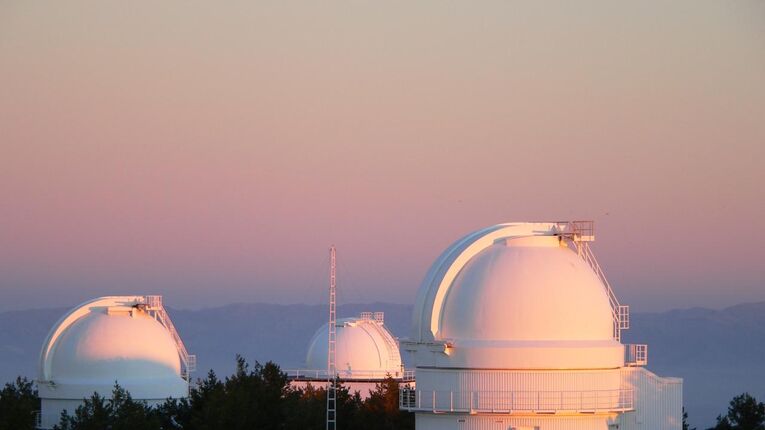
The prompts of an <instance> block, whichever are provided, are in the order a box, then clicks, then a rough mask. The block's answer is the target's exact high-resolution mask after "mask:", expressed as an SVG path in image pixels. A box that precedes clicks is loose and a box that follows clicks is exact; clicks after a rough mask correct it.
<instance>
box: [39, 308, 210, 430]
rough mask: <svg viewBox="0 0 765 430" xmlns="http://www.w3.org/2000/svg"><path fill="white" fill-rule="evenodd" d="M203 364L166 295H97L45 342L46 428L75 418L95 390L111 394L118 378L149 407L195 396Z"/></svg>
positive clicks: (42, 420) (43, 409) (42, 382)
mask: <svg viewBox="0 0 765 430" xmlns="http://www.w3.org/2000/svg"><path fill="white" fill-rule="evenodd" d="M195 366H196V357H195V356H193V355H189V354H188V353H187V352H186V348H185V347H184V345H183V342H182V341H181V338H180V337H179V336H178V333H177V332H176V330H175V328H174V326H173V323H172V322H171V321H170V318H169V316H168V315H167V313H166V312H165V309H164V307H163V306H162V297H161V296H112V297H101V298H97V299H94V300H90V301H88V302H85V303H83V304H81V305H80V306H77V307H76V308H74V309H72V310H71V311H69V312H68V313H67V314H66V315H64V316H63V317H62V318H61V319H60V320H59V321H58V323H56V325H55V326H53V328H52V329H51V331H50V333H49V334H48V337H47V339H46V340H45V343H44V344H43V347H42V351H41V352H40V367H39V379H38V381H37V388H38V391H39V395H40V400H41V412H40V428H43V429H50V428H52V427H53V426H54V425H56V424H58V422H59V419H60V415H61V412H62V411H63V410H66V411H67V412H68V413H69V415H73V414H74V411H75V410H76V409H77V407H78V406H80V405H81V404H82V401H83V399H84V398H89V397H90V396H92V395H93V393H94V392H97V393H99V394H100V395H101V396H104V397H107V398H108V397H111V393H112V390H113V388H114V383H115V382H117V383H119V384H120V386H122V387H123V388H124V389H126V390H127V391H128V392H130V394H131V396H132V397H133V398H134V399H136V400H143V401H146V402H147V403H148V404H149V405H154V404H158V403H162V402H164V401H165V399H167V398H168V397H173V398H181V397H187V396H188V389H189V383H188V377H189V372H191V371H193V370H194V368H195Z"/></svg>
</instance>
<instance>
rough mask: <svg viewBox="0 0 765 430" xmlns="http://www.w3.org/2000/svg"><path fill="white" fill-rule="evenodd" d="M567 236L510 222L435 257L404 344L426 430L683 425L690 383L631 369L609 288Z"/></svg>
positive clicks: (546, 226)
mask: <svg viewBox="0 0 765 430" xmlns="http://www.w3.org/2000/svg"><path fill="white" fill-rule="evenodd" d="M560 233H561V224H559V223H508V224H500V225H496V226H492V227H488V228H485V229H482V230H479V231H477V232H475V233H471V234H469V235H467V236H465V237H464V238H462V239H460V240H459V241H457V242H456V243H455V244H453V245H452V246H451V247H449V248H448V249H447V250H446V251H445V252H444V253H443V254H442V255H441V256H440V257H439V258H438V259H437V260H436V262H435V263H434V264H433V266H432V267H431V269H430V271H429V272H428V274H427V276H426V278H425V280H424V281H423V284H422V286H421V287H420V290H419V292H418V296H417V302H416V304H415V308H414V311H413V321H412V323H413V330H412V338H411V339H409V340H407V341H402V347H403V349H405V350H406V351H407V352H408V353H410V354H411V357H412V360H413V362H414V363H415V366H416V372H417V387H416V388H417V395H416V396H415V397H414V398H412V397H411V396H409V397H406V396H405V397H402V399H406V402H407V404H408V405H409V407H410V408H411V409H412V410H417V411H418V412H417V413H416V417H417V418H416V423H417V428H418V430H422V429H460V430H468V429H470V430H477V429H481V430H483V429H512V428H516V429H521V428H523V429H540V430H541V429H545V430H553V429H554V430H558V429H567V430H585V429H587V430H611V429H616V428H619V427H618V426H622V427H621V428H630V429H643V430H654V429H668V430H669V429H671V430H674V429H679V428H680V427H677V422H676V418H677V416H679V415H678V414H680V413H681V391H682V383H681V382H679V381H678V380H676V379H672V378H658V377H656V376H655V375H653V374H651V373H650V372H648V371H646V370H644V369H640V368H624V346H623V345H622V344H621V343H619V341H618V340H617V339H618V336H616V335H615V332H614V322H615V314H614V311H613V307H612V303H611V302H610V300H609V293H608V291H609V290H608V286H607V285H606V284H604V282H605V281H602V280H601V279H600V278H599V277H598V274H597V273H596V272H595V271H594V270H593V267H592V266H591V265H590V264H588V262H586V261H585V260H584V259H583V258H582V257H581V256H580V255H578V254H577V252H576V251H575V250H574V249H573V248H569V247H568V246H566V242H565V241H561V240H560V238H559V234H560ZM615 303H617V304H618V301H616V302H615ZM649 375H652V377H649ZM667 381H671V383H670V382H667ZM668 384H669V385H668ZM668 387H671V388H668ZM613 393H616V397H610V396H611V395H612V394H613ZM412 399H414V400H412ZM603 399H605V401H604V400H603ZM402 401H403V400H402ZM412 402H414V404H415V405H416V406H415V407H412V406H411V405H412ZM633 410H634V412H632V411H633ZM649 416H650V417H652V418H651V419H648V418H647V417H649ZM630 417H632V418H630ZM630 419H632V421H631V422H632V425H633V426H632V427H624V426H625V425H627V424H625V423H627V422H628V421H629V420H630Z"/></svg>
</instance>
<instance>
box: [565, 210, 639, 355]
mask: <svg viewBox="0 0 765 430" xmlns="http://www.w3.org/2000/svg"><path fill="white" fill-rule="evenodd" d="M560 224H561V226H562V227H561V229H562V232H561V236H563V237H565V238H568V239H569V240H571V242H572V243H573V244H574V247H575V248H576V252H577V254H578V255H579V256H580V257H582V259H583V260H584V261H585V262H586V263H587V264H588V265H589V266H590V267H591V268H592V270H593V271H594V272H595V274H596V275H597V276H598V278H599V279H600V281H601V283H602V284H603V287H604V288H605V290H606V294H607V295H608V302H609V304H610V305H611V313H612V315H613V319H614V339H616V340H618V341H621V337H622V336H621V331H622V330H626V329H629V328H630V318H629V311H630V308H629V306H627V305H621V304H619V300H618V299H617V298H616V294H614V290H613V288H611V284H610V283H609V282H608V279H607V278H606V274H605V273H604V272H603V269H602V268H601V267H600V264H598V260H597V259H596V258H595V254H593V252H592V249H591V248H590V244H589V242H592V241H594V240H595V223H594V222H593V221H564V222H561V223H560Z"/></svg>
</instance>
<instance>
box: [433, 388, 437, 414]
mask: <svg viewBox="0 0 765 430" xmlns="http://www.w3.org/2000/svg"><path fill="white" fill-rule="evenodd" d="M435 411H436V390H433V412H435Z"/></svg>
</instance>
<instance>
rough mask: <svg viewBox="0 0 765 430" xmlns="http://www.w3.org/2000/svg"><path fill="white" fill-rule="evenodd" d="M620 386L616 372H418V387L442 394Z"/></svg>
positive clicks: (584, 389)
mask: <svg viewBox="0 0 765 430" xmlns="http://www.w3.org/2000/svg"><path fill="white" fill-rule="evenodd" d="M620 386H621V374H620V371H619V369H604V370H469V369H426V368H418V369H417V388H418V389H422V390H441V391H449V390H451V391H524V390H533V391H559V390H566V391H587V390H612V389H619V388H620Z"/></svg>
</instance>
